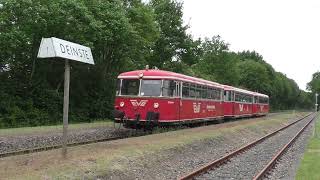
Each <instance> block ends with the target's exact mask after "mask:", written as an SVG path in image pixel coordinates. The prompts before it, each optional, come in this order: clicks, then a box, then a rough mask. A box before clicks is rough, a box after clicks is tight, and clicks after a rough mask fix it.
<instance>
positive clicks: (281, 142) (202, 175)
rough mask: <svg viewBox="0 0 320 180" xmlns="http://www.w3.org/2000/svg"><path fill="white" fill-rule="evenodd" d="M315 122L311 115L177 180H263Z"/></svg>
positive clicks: (313, 114) (312, 114)
mask: <svg viewBox="0 0 320 180" xmlns="http://www.w3.org/2000/svg"><path fill="white" fill-rule="evenodd" d="M315 118H316V114H315V113H310V114H308V115H307V116H305V117H303V118H300V119H298V120H296V121H294V122H292V123H290V124H288V125H286V126H284V127H281V128H279V129H278V130H276V131H274V132H272V133H269V134H267V135H266V136H264V137H262V138H260V139H258V140H256V141H254V142H251V143H249V144H247V145H245V146H243V147H241V148H239V149H236V150H234V151H232V152H230V153H228V154H226V155H225V156H223V157H221V158H219V159H217V160H214V161H212V162H210V163H208V164H206V165H204V166H202V167H200V168H198V169H196V170H194V171H193V172H190V173H189V174H186V175H185V176H183V177H180V178H178V179H179V180H186V179H239V178H240V179H255V180H256V179H263V178H264V177H266V175H267V174H268V172H270V170H272V168H273V167H274V166H275V164H276V163H277V160H279V159H280V158H281V156H282V155H283V154H284V153H285V152H286V151H287V149H288V148H289V147H290V145H291V144H292V143H293V142H294V141H295V140H296V139H297V138H298V137H299V135H300V134H301V133H302V132H303V131H304V130H305V129H306V128H307V126H308V125H309V124H310V123H311V122H312V121H313V120H314V119H315Z"/></svg>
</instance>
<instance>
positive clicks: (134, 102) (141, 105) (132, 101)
mask: <svg viewBox="0 0 320 180" xmlns="http://www.w3.org/2000/svg"><path fill="white" fill-rule="evenodd" d="M130 101H131V104H132V106H134V107H139V106H140V107H144V106H146V104H147V102H148V100H141V101H139V102H138V100H130Z"/></svg>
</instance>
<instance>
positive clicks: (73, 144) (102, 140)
mask: <svg viewBox="0 0 320 180" xmlns="http://www.w3.org/2000/svg"><path fill="white" fill-rule="evenodd" d="M144 135H147V134H138V135H131V136H121V137H110V138H101V139H96V140H89V141H81V142H74V143H68V144H67V146H68V147H72V146H79V145H86V144H93V143H98V142H108V141H114V140H119V139H125V138H130V137H139V136H144ZM59 148H62V144H57V145H52V146H44V147H37V148H31V149H23V150H17V151H10V152H5V153H0V158H4V157H9V156H17V155H23V154H31V153H35V152H42V151H49V150H53V149H59Z"/></svg>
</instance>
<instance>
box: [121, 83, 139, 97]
mask: <svg viewBox="0 0 320 180" xmlns="http://www.w3.org/2000/svg"><path fill="white" fill-rule="evenodd" d="M139 86H140V80H139V79H123V80H122V86H121V95H135V96H137V95H138V94H139Z"/></svg>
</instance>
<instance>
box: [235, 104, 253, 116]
mask: <svg viewBox="0 0 320 180" xmlns="http://www.w3.org/2000/svg"><path fill="white" fill-rule="evenodd" d="M233 107H234V116H235V117H242V116H252V103H241V102H235V103H234V106H233Z"/></svg>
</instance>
